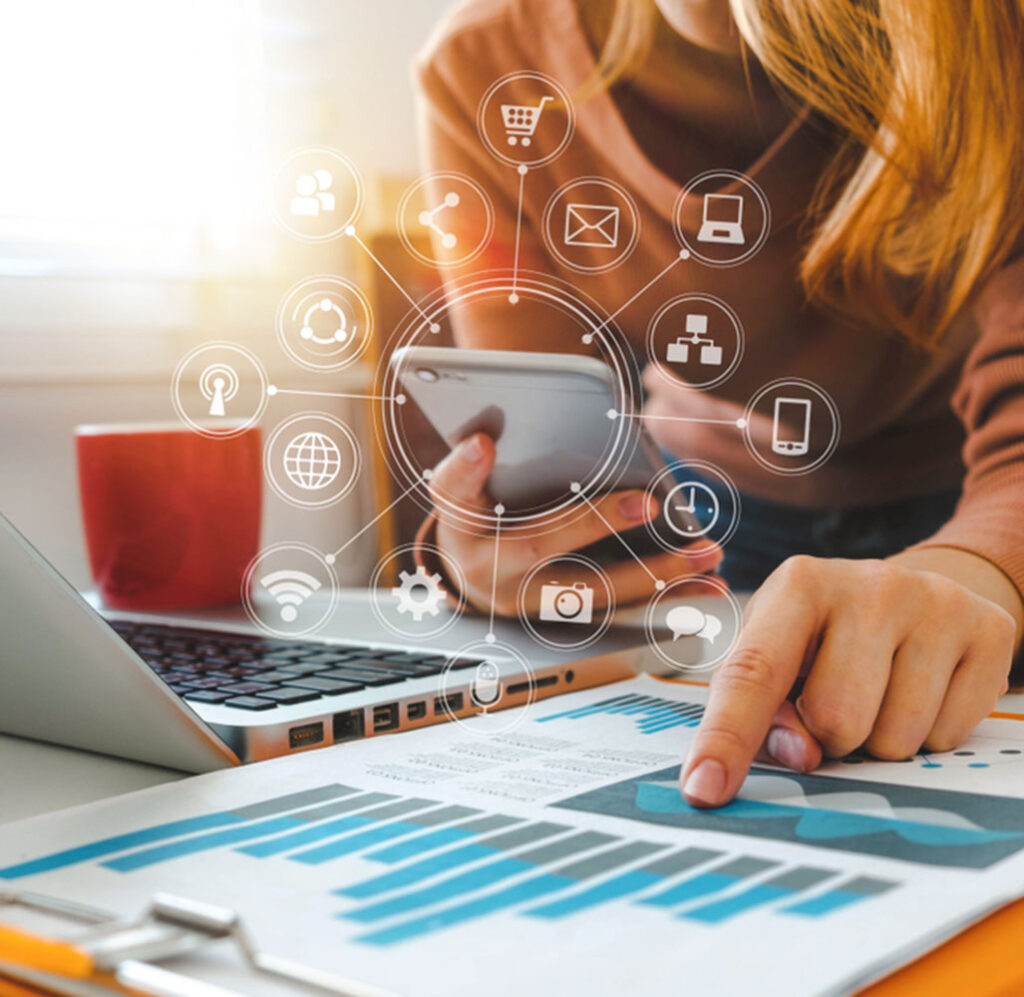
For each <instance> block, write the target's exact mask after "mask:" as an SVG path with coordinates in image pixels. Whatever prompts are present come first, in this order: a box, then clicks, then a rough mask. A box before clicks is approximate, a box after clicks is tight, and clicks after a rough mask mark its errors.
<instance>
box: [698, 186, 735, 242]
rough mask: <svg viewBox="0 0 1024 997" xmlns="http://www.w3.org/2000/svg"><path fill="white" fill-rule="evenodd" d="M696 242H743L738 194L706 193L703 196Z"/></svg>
mask: <svg viewBox="0 0 1024 997" xmlns="http://www.w3.org/2000/svg"><path fill="white" fill-rule="evenodd" d="M697 241H698V242H719V243H727V244H735V243H742V242H744V241H745V240H744V237H743V198H742V197H741V196H740V195H739V194H708V195H706V196H705V198H704V221H703V222H702V224H701V227H700V231H699V232H698V233H697Z"/></svg>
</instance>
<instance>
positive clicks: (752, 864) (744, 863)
mask: <svg viewBox="0 0 1024 997" xmlns="http://www.w3.org/2000/svg"><path fill="white" fill-rule="evenodd" d="M778 864H779V863H778V862H772V861H771V860H770V859H756V858H754V857H753V856H751V855H741V856H740V857H739V858H738V859H733V860H732V861H731V862H726V863H725V865H716V866H715V868H714V869H711V870H709V871H710V872H713V873H721V874H722V875H724V876H734V877H735V878H736V879H746V878H747V877H748V876H756V875H757V874H758V873H759V872H764V871H765V870H766V869H772V868H774V867H775V866H777V865H778Z"/></svg>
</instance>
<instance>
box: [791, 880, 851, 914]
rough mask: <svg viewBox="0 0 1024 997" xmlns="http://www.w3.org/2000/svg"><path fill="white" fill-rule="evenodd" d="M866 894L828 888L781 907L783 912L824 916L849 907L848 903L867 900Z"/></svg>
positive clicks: (840, 888)
mask: <svg viewBox="0 0 1024 997" xmlns="http://www.w3.org/2000/svg"><path fill="white" fill-rule="evenodd" d="M867 899H868V895H866V894H864V893H851V892H849V891H847V890H844V889H843V888H842V887H838V888H836V889H834V890H829V891H828V893H822V894H821V895H820V896H817V897H808V898H807V899H806V900H800V901H799V902H797V903H795V904H790V905H789V906H788V907H783V908H781V913H783V914H798V915H800V916H801V917H824V916H825V915H826V914H831V913H832V912H833V911H834V910H840V909H841V908H843V907H849V906H850V904H855V903H857V902H858V901H859V900H867Z"/></svg>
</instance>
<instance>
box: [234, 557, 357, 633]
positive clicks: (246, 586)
mask: <svg viewBox="0 0 1024 997" xmlns="http://www.w3.org/2000/svg"><path fill="white" fill-rule="evenodd" d="M282 551H298V552H300V553H301V554H302V555H303V556H307V557H312V558H313V560H314V561H316V563H317V567H318V568H319V569H322V570H323V572H324V576H325V577H326V579H327V585H326V588H327V594H328V596H329V598H328V599H327V600H325V607H324V609H323V611H322V612H321V613H320V614H319V616H318V617H317V619H316V620H315V621H314V622H313V623H309V624H307V625H306V626H304V627H299V628H297V629H294V630H292V629H281V628H278V627H274V626H271V625H270V624H269V623H267V621H266V620H265V619H264V617H263V615H262V614H261V613H260V611H259V609H258V608H257V604H256V599H255V596H254V593H253V588H254V585H253V583H254V582H259V579H257V578H256V574H257V571H258V569H259V566H260V564H261V563H262V562H263V561H264V560H265V559H266V558H268V557H270V556H272V555H275V554H279V553H281V552H282ZM323 588H324V586H323V585H322V584H321V588H320V589H318V590H316V591H322V589H323ZM307 598H308V597H307ZM242 605H243V607H244V608H245V612H246V615H247V616H248V617H249V619H250V620H251V621H252V622H253V623H254V624H255V625H256V627H258V628H259V629H260V630H262V631H264V632H265V633H268V634H271V635H272V636H274V637H283V638H284V639H286V640H288V639H291V638H293V637H306V636H308V635H309V634H311V633H314V632H315V631H317V630H319V629H320V628H321V627H323V626H324V625H325V624H326V623H327V621H328V620H329V619H330V618H331V616H332V615H333V614H334V610H335V609H336V608H337V605H338V578H337V575H335V573H334V569H333V568H332V567H331V565H330V564H329V563H328V562H327V559H326V558H325V557H324V555H323V554H321V553H320V551H318V550H316V548H314V547H311V546H310V545H309V544H305V543H298V542H284V543H276V544H271V546H269V547H265V548H264V549H263V550H261V551H260V552H259V553H258V554H257V555H256V556H255V557H254V558H253V559H252V560H251V561H250V562H249V565H248V567H247V568H246V569H245V575H244V576H243V578H242Z"/></svg>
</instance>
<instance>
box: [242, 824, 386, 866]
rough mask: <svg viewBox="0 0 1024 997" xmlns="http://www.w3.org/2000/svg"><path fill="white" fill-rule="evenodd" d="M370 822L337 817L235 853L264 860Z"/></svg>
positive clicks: (249, 846)
mask: <svg viewBox="0 0 1024 997" xmlns="http://www.w3.org/2000/svg"><path fill="white" fill-rule="evenodd" d="M369 823H370V821H368V820H366V819H365V818H364V817H356V816H353V815H350V816H348V817H339V818H337V820H329V821H327V822H326V823H325V824H317V825H315V826H313V827H306V828H303V829H302V830H301V831H295V832H294V833H292V834H285V835H282V836H281V837H279V838H271V839H270V840H268V841H257V842H255V843H254V844H252V845H246V846H245V847H244V848H236V849H235V851H236V852H242V853H244V854H245V855H252V856H254V857H255V858H259V859H261V858H266V857H267V856H268V855H279V854H280V853H281V852H287V851H291V849H293V848H299V847H300V846H302V845H310V844H312V843H313V842H314V841H322V840H323V839H324V838H329V837H331V835H333V834H340V833H341V832H343V831H353V830H355V829H357V828H360V827H364V826H365V825H366V824H369Z"/></svg>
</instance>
